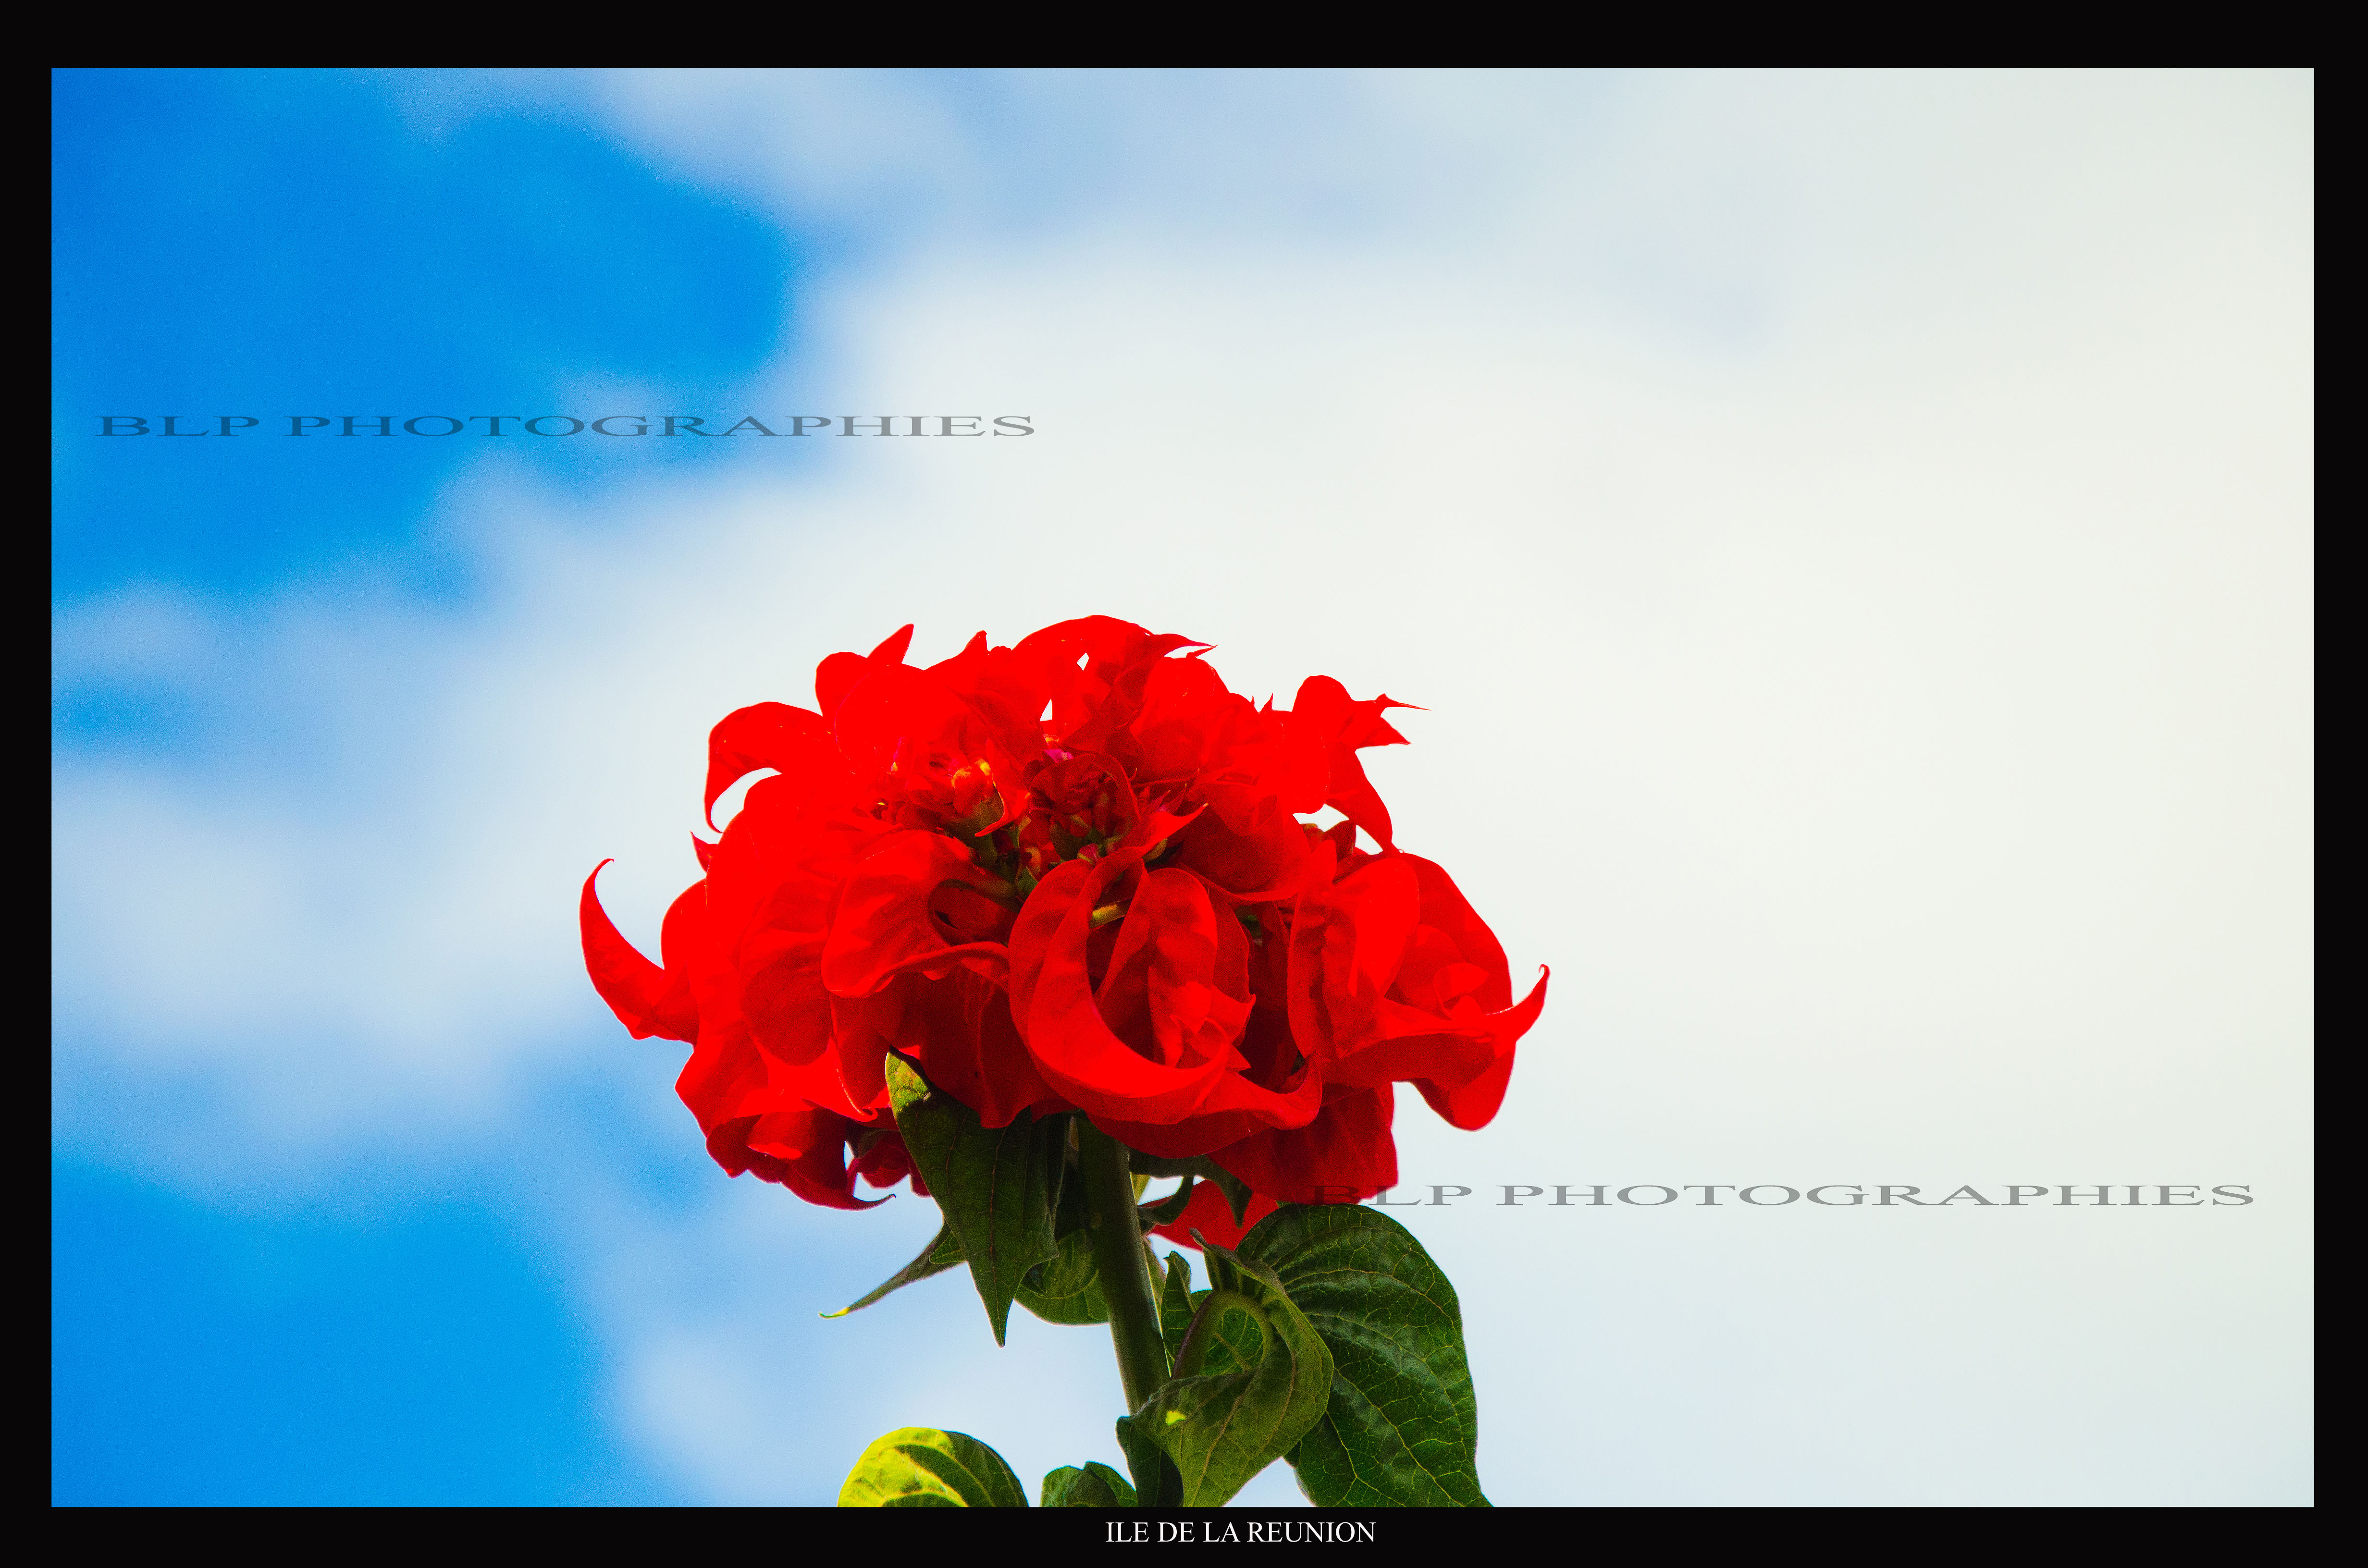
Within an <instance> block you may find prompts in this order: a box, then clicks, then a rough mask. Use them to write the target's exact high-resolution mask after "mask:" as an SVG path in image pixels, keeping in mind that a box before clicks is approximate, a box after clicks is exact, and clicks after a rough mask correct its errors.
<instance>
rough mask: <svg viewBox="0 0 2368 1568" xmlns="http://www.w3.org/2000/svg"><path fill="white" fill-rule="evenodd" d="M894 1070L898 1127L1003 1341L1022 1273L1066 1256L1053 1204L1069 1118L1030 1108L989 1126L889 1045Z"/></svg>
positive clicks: (892, 1094)
mask: <svg viewBox="0 0 2368 1568" xmlns="http://www.w3.org/2000/svg"><path fill="white" fill-rule="evenodd" d="M887 1073H888V1097H889V1101H890V1103H891V1104H892V1105H893V1106H894V1108H895V1111H896V1131H898V1132H900V1133H902V1134H903V1135H904V1138H905V1150H906V1151H907V1152H908V1153H911V1155H912V1156H913V1164H914V1165H915V1166H916V1167H917V1168H918V1169H919V1171H920V1173H921V1179H922V1180H923V1181H925V1182H927V1183H928V1187H929V1193H930V1196H932V1197H934V1198H935V1199H937V1200H938V1207H939V1208H940V1209H942V1210H944V1211H945V1216H946V1224H947V1226H948V1227H949V1228H950V1229H951V1231H952V1232H953V1233H954V1237H955V1239H956V1240H957V1241H958V1242H959V1243H960V1244H961V1245H962V1256H964V1257H965V1258H967V1259H968V1260H969V1261H970V1277H971V1280H972V1282H973V1283H974V1284H975V1285H977V1287H978V1294H979V1299H980V1300H981V1301H985V1303H986V1321H987V1323H988V1324H989V1325H990V1326H992V1327H993V1328H994V1330H995V1342H996V1344H997V1345H1000V1344H1002V1343H1003V1335H1004V1328H1005V1325H1006V1324H1007V1323H1008V1321H1009V1319H1010V1316H1011V1299H1012V1297H1013V1296H1014V1295H1015V1294H1017V1293H1018V1291H1019V1283H1020V1281H1021V1280H1023V1279H1025V1278H1027V1277H1028V1271H1029V1270H1030V1269H1031V1268H1033V1267H1036V1266H1037V1265H1038V1264H1040V1263H1042V1262H1045V1261H1046V1260H1048V1259H1050V1258H1053V1257H1057V1256H1060V1251H1061V1249H1060V1247H1059V1245H1058V1244H1056V1243H1055V1242H1054V1240H1053V1205H1054V1203H1055V1202H1056V1201H1058V1199H1059V1196H1060V1190H1061V1164H1062V1156H1063V1150H1064V1146H1065V1145H1064V1141H1065V1138H1066V1135H1067V1131H1068V1128H1067V1123H1066V1119H1064V1118H1062V1117H1047V1118H1046V1119H1043V1120H1042V1121H1037V1120H1034V1119H1030V1117H1029V1116H1028V1115H1027V1114H1026V1113H1024V1112H1023V1113H1022V1114H1020V1115H1019V1116H1017V1117H1014V1118H1013V1119H1012V1121H1011V1125H1010V1126H1008V1127H999V1128H991V1129H990V1128H983V1127H981V1126H980V1125H979V1124H978V1117H977V1115H976V1113H974V1112H973V1111H972V1110H971V1108H969V1107H968V1106H965V1105H963V1104H962V1102H961V1101H959V1100H957V1099H955V1098H954V1097H953V1096H951V1095H948V1094H943V1093H940V1092H939V1091H937V1090H934V1089H932V1088H931V1087H930V1086H929V1083H928V1079H926V1078H924V1077H922V1076H921V1074H920V1073H919V1072H918V1071H917V1070H916V1068H915V1067H914V1066H913V1065H912V1064H911V1063H910V1062H906V1061H905V1059H904V1058H902V1057H900V1056H897V1055H895V1054H894V1053H893V1052H892V1053H891V1054H890V1055H889V1057H888V1061H887Z"/></svg>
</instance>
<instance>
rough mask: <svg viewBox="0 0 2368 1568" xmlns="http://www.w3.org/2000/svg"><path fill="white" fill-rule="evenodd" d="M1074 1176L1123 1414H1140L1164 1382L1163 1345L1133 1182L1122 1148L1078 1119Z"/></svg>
mask: <svg viewBox="0 0 2368 1568" xmlns="http://www.w3.org/2000/svg"><path fill="white" fill-rule="evenodd" d="M1076 1128H1077V1171H1078V1174H1079V1175H1080V1176H1082V1177H1084V1179H1085V1186H1086V1207H1087V1210H1089V1211H1090V1212H1091V1213H1092V1216H1093V1224H1092V1228H1091V1230H1090V1231H1089V1232H1088V1234H1089V1235H1090V1236H1091V1238H1092V1242H1093V1249H1094V1263H1095V1266H1096V1267H1098V1268H1099V1270H1100V1271H1101V1280H1102V1300H1103V1301H1105V1302H1107V1303H1108V1304H1109V1307H1110V1343H1111V1344H1112V1345H1113V1346H1116V1347H1117V1350H1118V1378H1119V1386H1120V1388H1121V1390H1122V1391H1123V1392H1124V1393H1125V1395H1126V1409H1127V1414H1128V1415H1133V1414H1134V1413H1135V1412H1136V1411H1138V1410H1140V1409H1142V1408H1143V1404H1144V1401H1145V1400H1147V1399H1149V1398H1150V1397H1151V1396H1152V1394H1153V1392H1155V1391H1156V1390H1157V1389H1158V1387H1159V1385H1160V1384H1162V1383H1164V1382H1166V1381H1167V1341H1166V1340H1164V1339H1163V1338H1161V1336H1160V1333H1159V1301H1158V1299H1157V1298H1156V1297H1155V1296H1154V1295H1153V1294H1152V1292H1151V1269H1150V1266H1149V1263H1148V1261H1147V1258H1146V1256H1145V1254H1144V1245H1143V1225H1142V1221H1141V1219H1140V1217H1139V1216H1138V1215H1137V1214H1136V1212H1135V1207H1134V1177H1133V1173H1132V1172H1130V1171H1129V1170H1128V1169H1127V1150H1126V1145H1125V1144H1123V1143H1121V1142H1119V1141H1118V1140H1117V1139H1115V1138H1112V1137H1111V1136H1110V1134H1109V1133H1107V1132H1104V1131H1102V1130H1101V1129H1099V1128H1098V1127H1096V1126H1095V1125H1094V1124H1093V1123H1092V1122H1091V1121H1088V1120H1087V1119H1086V1118H1084V1117H1082V1116H1080V1117H1079V1118H1077V1121H1076Z"/></svg>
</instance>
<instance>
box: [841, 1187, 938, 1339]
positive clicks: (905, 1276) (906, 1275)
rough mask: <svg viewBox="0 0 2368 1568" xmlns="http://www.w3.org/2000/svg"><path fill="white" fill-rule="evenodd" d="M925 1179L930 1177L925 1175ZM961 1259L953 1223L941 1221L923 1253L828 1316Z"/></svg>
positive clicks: (851, 1309) (854, 1308)
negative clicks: (867, 1293)
mask: <svg viewBox="0 0 2368 1568" xmlns="http://www.w3.org/2000/svg"><path fill="white" fill-rule="evenodd" d="M923 1179H924V1180H926V1179H928V1178H926V1177H924V1178H923ZM961 1261H962V1243H961V1242H960V1241H959V1240H957V1239H956V1238H955V1236H954V1233H953V1227H951V1225H942V1224H941V1225H939V1227H938V1234H937V1239H936V1240H935V1241H932V1242H931V1243H930V1244H928V1246H925V1247H923V1248H922V1249H921V1256H918V1257H916V1258H915V1259H914V1260H913V1261H912V1262H910V1263H908V1264H906V1265H905V1267H902V1268H900V1269H898V1270H897V1271H896V1272H895V1273H894V1274H892V1275H890V1276H889V1277H888V1278H887V1279H885V1280H883V1281H882V1283H881V1284H880V1286H879V1287H878V1288H877V1289H876V1290H872V1291H871V1294H869V1295H867V1296H865V1297H864V1298H863V1299H862V1300H861V1301H850V1302H848V1304H847V1305H846V1306H843V1307H841V1308H839V1309H838V1311H837V1312H825V1313H823V1314H822V1315H823V1316H825V1317H826V1318H843V1317H845V1316H846V1315H847V1314H848V1313H849V1312H860V1310H862V1309H863V1308H865V1307H868V1306H870V1305H871V1303H872V1302H874V1301H878V1300H879V1299H880V1298H881V1297H882V1296H884V1295H886V1294H888V1292H889V1291H891V1290H903V1289H904V1288H905V1286H907V1285H910V1284H911V1283H913V1282H914V1281H915V1280H916V1279H927V1278H928V1277H929V1276H930V1275H932V1274H942V1273H944V1272H945V1271H946V1270H947V1269H949V1268H951V1267H953V1266H954V1265H955V1264H957V1263H960V1262H961Z"/></svg>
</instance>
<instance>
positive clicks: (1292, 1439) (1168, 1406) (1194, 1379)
mask: <svg viewBox="0 0 2368 1568" xmlns="http://www.w3.org/2000/svg"><path fill="white" fill-rule="evenodd" d="M1205 1251H1206V1255H1207V1262H1208V1265H1209V1277H1210V1281H1211V1283H1212V1285H1214V1286H1215V1287H1216V1290H1218V1291H1219V1292H1220V1293H1223V1294H1224V1295H1226V1296H1228V1297H1229V1298H1232V1299H1235V1300H1240V1301H1243V1303H1244V1307H1245V1310H1246V1312H1247V1311H1248V1310H1250V1309H1254V1310H1255V1311H1256V1312H1258V1314H1260V1315H1261V1316H1262V1317H1263V1319H1264V1321H1263V1322H1262V1323H1260V1324H1259V1325H1258V1326H1259V1329H1260V1333H1261V1337H1262V1338H1263V1340H1264V1342H1265V1343H1264V1345H1263V1346H1262V1350H1260V1351H1257V1352H1249V1353H1251V1354H1257V1355H1258V1361H1257V1362H1256V1364H1255V1365H1247V1366H1244V1367H1241V1368H1238V1369H1234V1370H1230V1371H1221V1372H1214V1373H1212V1372H1208V1371H1197V1370H1196V1371H1194V1372H1193V1373H1192V1375H1190V1376H1183V1377H1176V1378H1171V1379H1169V1380H1168V1381H1167V1382H1165V1383H1163V1384H1161V1385H1160V1387H1159V1389H1158V1392H1156V1393H1154V1394H1153V1395H1152V1396H1151V1397H1150V1398H1149V1399H1148V1400H1146V1401H1144V1405H1143V1408H1142V1409H1140V1410H1138V1411H1136V1412H1134V1414H1133V1415H1130V1416H1128V1417H1127V1418H1126V1421H1125V1422H1123V1423H1121V1426H1127V1425H1132V1426H1133V1428H1134V1430H1135V1432H1136V1433H1138V1434H1139V1435H1140V1436H1142V1437H1147V1438H1149V1439H1150V1440H1151V1441H1152V1442H1153V1443H1155V1444H1156V1445H1157V1446H1158V1448H1159V1449H1160V1450H1161V1451H1162V1452H1164V1453H1166V1454H1167V1457H1168V1458H1169V1459H1170V1460H1173V1461H1174V1462H1175V1465H1176V1469H1177V1471H1178V1475H1179V1476H1180V1477H1181V1479H1182V1482H1183V1496H1182V1497H1181V1499H1180V1501H1181V1502H1182V1504H1183V1505H1184V1506H1186V1507H1188V1508H1193V1507H1198V1508H1213V1507H1215V1506H1218V1505H1220V1504H1222V1503H1224V1501H1225V1500H1226V1499H1227V1498H1229V1497H1231V1496H1232V1495H1233V1494H1235V1493H1236V1492H1238V1491H1240V1490H1241V1489H1242V1485H1243V1483H1246V1482H1247V1481H1248V1480H1249V1479H1250V1477H1252V1476H1254V1475H1256V1474H1257V1473H1258V1471H1261V1470H1264V1469H1265V1468H1266V1467H1267V1466H1268V1465H1269V1463H1271V1462H1272V1461H1273V1460H1276V1459H1277V1458H1279V1457H1281V1454H1282V1453H1283V1451H1284V1450H1285V1449H1289V1448H1290V1447H1292V1445H1293V1444H1294V1443H1296V1442H1298V1441H1299V1440H1300V1438H1301V1437H1303V1436H1304V1435H1305V1433H1306V1432H1307V1430H1308V1428H1310V1427H1311V1426H1315V1424H1316V1423H1317V1422H1318V1421H1321V1420H1322V1419H1323V1418H1324V1408H1325V1402H1326V1399H1327V1398H1328V1397H1329V1395H1330V1392H1331V1388H1332V1353H1331V1351H1329V1350H1327V1349H1326V1348H1325V1346H1324V1341H1323V1340H1322V1339H1321V1338H1319V1337H1318V1336H1317V1335H1316V1333H1315V1329H1314V1327H1312V1326H1311V1325H1310V1324H1309V1323H1308V1321H1307V1319H1306V1318H1305V1317H1304V1315H1302V1313H1301V1312H1300V1311H1299V1309H1298V1308H1297V1307H1295V1306H1293V1305H1292V1301H1291V1297H1290V1295H1289V1294H1288V1293H1287V1292H1286V1291H1285V1290H1283V1288H1282V1285H1281V1281H1280V1280H1278V1279H1276V1278H1275V1277H1274V1271H1273V1270H1272V1269H1270V1268H1268V1267H1266V1266H1265V1265H1264V1264H1260V1263H1253V1262H1250V1261H1248V1260H1247V1259H1244V1258H1240V1257H1237V1256H1235V1255H1234V1254H1232V1253H1229V1252H1227V1251H1226V1250H1225V1249H1224V1248H1223V1247H1216V1246H1212V1247H1208V1248H1206V1249H1205ZM1170 1278H1175V1276H1174V1275H1173V1274H1171V1275H1170ZM1200 1315H1201V1317H1204V1318H1205V1317H1210V1316H1212V1315H1213V1316H1214V1317H1215V1318H1217V1319H1219V1320H1222V1319H1223V1318H1224V1317H1225V1315H1226V1313H1225V1311H1224V1308H1222V1307H1221V1306H1219V1305H1217V1304H1216V1303H1215V1302H1213V1301H1203V1302H1202V1305H1201V1313H1200ZM1219 1326H1221V1324H1220V1323H1218V1322H1211V1323H1209V1324H1207V1325H1206V1328H1207V1330H1208V1331H1211V1332H1213V1331H1214V1330H1215V1329H1217V1328H1218V1327H1219ZM1185 1345H1186V1348H1187V1350H1188V1351H1189V1350H1190V1349H1191V1348H1192V1336H1191V1335H1189V1334H1188V1335H1187V1336H1186V1341H1185ZM1244 1349H1245V1350H1246V1351H1247V1346H1245V1347H1244ZM1129 1460H1130V1462H1132V1460H1133V1454H1132V1453H1130V1455H1129ZM1137 1473H1138V1474H1140V1473H1141V1471H1137Z"/></svg>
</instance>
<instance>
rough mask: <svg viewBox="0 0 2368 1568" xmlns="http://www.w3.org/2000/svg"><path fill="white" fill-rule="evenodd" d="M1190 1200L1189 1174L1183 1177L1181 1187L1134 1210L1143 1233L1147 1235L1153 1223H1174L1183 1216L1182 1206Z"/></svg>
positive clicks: (1190, 1179)
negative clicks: (1140, 1221)
mask: <svg viewBox="0 0 2368 1568" xmlns="http://www.w3.org/2000/svg"><path fill="white" fill-rule="evenodd" d="M1191 1201H1192V1178H1191V1177H1190V1176H1186V1177H1185V1178H1184V1184H1183V1185H1182V1186H1181V1187H1178V1188H1177V1189H1176V1190H1175V1191H1173V1192H1171V1193H1169V1194H1168V1195H1167V1197H1165V1198H1163V1199H1160V1200H1159V1201H1158V1202H1156V1203H1146V1204H1144V1205H1143V1206H1142V1207H1141V1208H1140V1209H1138V1210H1135V1212H1136V1214H1137V1215H1139V1216H1140V1217H1141V1220H1142V1224H1143V1230H1144V1234H1146V1235H1148V1234H1149V1233H1150V1232H1151V1228H1152V1227H1153V1226H1154V1225H1169V1224H1173V1223H1175V1222H1176V1221H1178V1220H1179V1219H1181V1218H1182V1217H1183V1214H1184V1206H1185V1205H1186V1204H1188V1203H1190V1202H1191Z"/></svg>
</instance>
